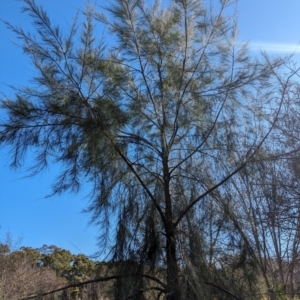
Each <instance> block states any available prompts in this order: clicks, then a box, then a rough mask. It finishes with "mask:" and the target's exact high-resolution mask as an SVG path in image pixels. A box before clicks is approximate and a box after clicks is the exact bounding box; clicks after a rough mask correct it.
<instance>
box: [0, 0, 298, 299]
mask: <svg viewBox="0 0 300 300" xmlns="http://www.w3.org/2000/svg"><path fill="white" fill-rule="evenodd" d="M24 3H25V7H24V11H25V12H29V14H30V15H31V17H32V19H33V25H34V28H35V29H36V33H35V35H31V34H29V33H25V32H24V31H23V30H22V28H19V27H15V26H13V25H11V24H8V26H9V28H10V29H12V30H13V31H14V32H15V33H16V34H17V36H18V37H19V38H20V39H21V40H22V41H23V44H22V48H23V50H24V52H25V53H26V54H27V55H28V56H29V57H30V58H31V60H32V63H33V65H34V66H35V68H36V74H35V77H34V82H35V85H33V86H30V87H25V88H21V89H16V98H15V99H13V100H11V99H3V100H2V107H3V109H5V110H6V112H7V115H8V118H7V119H6V120H4V121H3V122H2V124H1V128H2V129H1V131H0V142H1V143H2V144H3V145H10V146H11V147H12V149H13V154H12V166H15V167H17V166H19V165H20V164H21V162H22V159H23V158H24V156H25V155H26V153H27V151H28V150H30V149H31V150H34V153H35V155H36V156H35V164H34V165H33V166H32V168H31V169H30V171H31V173H30V174H32V175H34V174H36V173H38V172H39V171H41V170H42V169H43V168H44V167H46V166H47V165H48V164H49V163H52V162H57V163H60V164H61V165H62V166H63V167H64V168H65V169H64V170H63V172H62V174H61V175H60V176H59V177H58V179H57V181H56V183H55V184H54V186H53V192H54V193H61V192H64V191H66V190H71V191H74V192H76V191H78V190H79V188H80V186H81V184H84V183H86V182H87V181H89V182H90V183H92V186H93V188H92V193H91V196H92V197H91V199H92V200H91V203H90V206H89V208H88V209H87V211H89V212H91V213H92V221H94V222H97V223H98V224H99V226H100V238H99V241H100V243H99V245H100V246H101V249H103V251H104V252H105V253H106V254H108V258H109V259H111V260H112V261H115V262H117V264H116V267H115V268H114V270H113V272H115V273H116V274H117V275H118V276H119V278H118V280H116V282H115V283H116V287H115V291H116V293H117V294H116V297H117V298H118V299H120V298H124V299H125V298H129V297H135V298H136V299H143V297H145V296H146V295H151V296H152V297H156V298H159V297H160V296H161V295H164V297H165V298H166V299H169V300H177V299H188V298H190V299H208V298H209V297H210V295H211V292H212V290H213V291H215V292H216V293H217V294H216V297H217V298H218V299H222V298H221V297H223V296H224V299H225V298H226V297H233V298H235V299H238V297H239V296H240V297H243V296H244V294H245V289H244V288H241V286H240V287H236V288H235V287H231V286H230V285H229V284H228V287H227V288H223V287H222V286H221V285H220V284H218V283H214V282H212V281H214V280H215V279H216V276H215V275H216V273H217V270H218V268H219V267H220V263H218V261H219V260H220V258H221V257H222V255H223V254H224V253H226V251H227V250H228V249H229V248H230V247H231V246H232V245H233V246H234V248H235V249H236V250H233V251H232V253H233V255H237V257H240V258H239V259H238V261H237V264H240V265H242V263H243V261H244V258H245V257H247V256H251V257H252V259H255V258H256V253H255V252H254V251H253V247H252V245H251V243H250V238H249V237H248V231H246V230H245V229H244V228H243V227H242V226H241V224H243V223H242V222H241V220H242V218H243V217H244V214H243V213H241V214H240V211H237V210H236V205H235V204H236V201H234V199H233V197H232V195H231V194H230V190H231V186H235V187H236V188H240V187H241V186H242V185H241V183H238V184H236V183H235V181H233V179H234V175H236V174H238V173H239V172H241V171H244V170H245V171H244V172H246V171H247V170H248V169H247V168H246V167H247V165H249V164H252V163H254V158H255V157H256V155H257V154H258V152H259V150H260V149H261V148H262V146H263V145H264V143H265V142H266V141H267V140H268V138H269V137H270V136H271V133H272V131H273V129H274V128H275V126H276V123H277V121H278V117H279V113H280V111H281V109H282V107H283V105H284V103H285V99H286V98H287V97H288V92H289V88H288V87H289V86H290V84H291V78H292V76H293V75H294V74H295V73H296V71H294V70H289V74H288V75H286V74H285V75H284V76H283V77H280V76H279V71H278V68H279V67H280V66H282V65H284V61H282V60H277V61H273V62H272V61H270V59H268V58H267V57H265V58H261V59H260V60H258V59H252V58H250V57H248V54H247V50H246V47H245V45H236V38H237V35H236V24H235V20H234V19H233V18H232V17H231V16H227V15H226V9H227V8H228V7H229V6H230V4H231V1H229V0H221V1H220V3H219V4H218V5H215V6H214V7H212V6H211V7H209V6H207V7H205V6H204V3H202V2H200V1H196V0H176V1H175V0H174V1H170V3H169V4H168V5H164V6H162V5H160V4H159V3H158V2H154V3H153V4H149V5H146V4H145V3H144V2H142V1H140V0H135V1H133V0H116V1H114V2H113V3H112V4H111V5H110V6H109V7H107V9H106V11H107V12H108V18H106V17H105V16H104V15H103V14H102V13H97V12H95V11H93V9H92V8H91V7H89V6H88V7H87V10H86V12H85V17H86V19H85V23H84V25H83V29H82V31H80V32H79V31H78V29H77V22H76V19H75V21H74V23H73V24H72V25H71V27H70V30H69V31H68V32H66V33H63V32H62V31H61V29H60V28H59V27H57V26H53V25H52V24H51V22H50V19H49V17H48V15H47V13H46V12H45V11H44V10H43V9H42V8H40V7H39V6H37V5H36V4H35V2H34V1H33V0H25V1H24ZM93 17H94V18H95V20H98V21H101V22H102V23H104V24H105V26H106V28H107V30H108V31H109V32H110V33H112V34H114V36H115V38H116V42H115V43H114V45H113V46H112V47H110V48H109V47H105V44H104V40H103V39H100V40H97V39H95V34H96V32H97V31H96V30H95V25H94V24H95V22H94V19H93ZM109 17H112V19H111V20H110V19H109ZM78 32H79V33H78ZM264 159H266V157H264ZM241 176H242V175H241ZM245 176H247V175H245ZM249 176H250V175H249ZM239 192H240V191H239ZM237 241H238V242H237ZM128 266H130V268H129V267H128ZM246 273H247V272H246ZM206 274H207V275H206ZM220 274H221V273H219V275H220ZM221 279H222V278H221ZM219 282H220V283H221V284H223V283H224V282H225V281H224V280H220V281H219ZM244 282H245V281H244ZM125 287H126V288H125ZM247 288H248V291H249V289H251V285H248V287H247ZM118 291H120V293H121V294H120V293H119V292H118ZM152 292H153V293H154V294H152ZM220 295H223V296H220ZM149 297H150V296H149Z"/></svg>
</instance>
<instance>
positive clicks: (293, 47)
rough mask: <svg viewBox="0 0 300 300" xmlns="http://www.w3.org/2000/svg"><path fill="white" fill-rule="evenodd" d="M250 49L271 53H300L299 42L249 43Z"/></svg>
mask: <svg viewBox="0 0 300 300" xmlns="http://www.w3.org/2000/svg"><path fill="white" fill-rule="evenodd" d="M248 46H249V48H250V50H252V51H260V50H262V51H266V52H273V53H300V44H284V43H282V44H280V43H251V42H250V43H249V44H248Z"/></svg>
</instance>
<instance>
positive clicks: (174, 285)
mask: <svg viewBox="0 0 300 300" xmlns="http://www.w3.org/2000/svg"><path fill="white" fill-rule="evenodd" d="M168 227H170V228H167V234H166V238H167V241H166V251H167V253H166V254H167V297H166V299H168V300H180V298H181V297H180V288H179V279H178V265H177V257H176V238H175V231H174V225H173V224H170V226H168Z"/></svg>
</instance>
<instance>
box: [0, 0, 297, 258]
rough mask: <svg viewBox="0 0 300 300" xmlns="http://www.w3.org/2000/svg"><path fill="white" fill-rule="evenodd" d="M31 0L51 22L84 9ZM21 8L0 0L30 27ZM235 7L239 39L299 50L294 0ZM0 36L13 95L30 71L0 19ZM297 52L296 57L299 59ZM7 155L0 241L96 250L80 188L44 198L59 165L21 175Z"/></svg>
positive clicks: (244, 2) (0, 163) (0, 10)
mask: <svg viewBox="0 0 300 300" xmlns="http://www.w3.org/2000/svg"><path fill="white" fill-rule="evenodd" d="M162 1H164V0H162ZM215 1H218V0H215ZM36 2H37V3H41V4H43V5H44V7H45V8H46V9H47V11H48V12H49V14H50V16H51V17H52V19H53V21H54V22H55V23H59V24H62V25H63V26H67V24H68V22H69V23H70V20H71V19H72V16H73V15H74V14H75V13H76V9H78V8H84V1H82V0H36ZM98 2H99V3H100V1H98ZM21 6H22V2H20V1H15V0H0V19H2V20H8V21H9V22H11V23H12V24H16V25H22V26H24V28H28V29H30V18H29V17H28V16H27V15H25V14H21V13H20V7H21ZM237 7H238V11H239V17H238V19H239V36H240V39H241V40H244V41H245V40H248V41H249V45H250V48H251V49H252V50H253V53H255V52H256V51H257V50H258V49H259V48H262V49H265V50H266V51H268V52H270V53H273V54H278V55H286V54H288V53H291V52H292V51H295V50H297V51H298V52H300V47H298V48H297V46H298V43H299V42H300V18H299V12H300V1H299V0H289V1H282V0H240V1H239V2H238V5H237ZM0 39H1V43H0V65H1V70H0V93H2V94H5V95H6V96H9V97H13V92H12V91H11V90H10V89H9V87H8V86H7V85H9V84H11V85H22V84H26V83H28V79H29V78H30V76H31V75H32V69H31V67H30V64H29V61H28V60H27V57H26V56H24V55H23V54H22V50H20V49H19V48H18V47H16V46H15V45H14V44H13V43H12V41H16V39H15V37H14V34H13V33H12V32H10V31H9V30H7V28H6V26H5V25H4V24H3V23H0ZM298 56H299V54H297V55H296V56H295V59H296V60H298V61H300V60H299V58H298ZM1 96H2V95H1ZM0 117H1V113H0ZM8 156H9V153H8V151H7V149H0V226H1V228H0V240H1V239H4V237H5V234H6V232H8V231H9V232H10V233H11V234H12V236H13V237H14V238H15V239H18V238H19V237H22V245H25V246H31V247H41V246H42V245H43V244H48V245H51V244H54V245H56V246H58V247H61V248H65V249H69V250H70V251H71V252H73V253H78V252H82V253H85V254H86V255H92V254H93V253H95V252H96V251H97V250H98V249H97V245H96V237H97V231H98V230H99V229H98V228H96V227H95V226H89V225H88V221H89V216H88V215H86V214H82V213H81V211H82V209H83V208H85V207H86V205H87V203H88V200H87V199H85V198H84V195H85V193H84V191H83V192H82V193H80V194H78V195H73V194H65V195H62V196H56V197H52V198H47V199H44V196H45V195H47V194H49V193H50V191H51V183H52V182H53V179H54V178H55V175H56V174H57V172H58V168H57V167H56V166H53V167H50V168H49V169H48V170H45V171H44V173H43V174H40V175H38V176H36V177H33V178H25V179H24V178H23V177H24V175H25V174H24V173H22V172H21V171H18V172H15V171H12V170H10V168H9V163H8V161H7V159H8Z"/></svg>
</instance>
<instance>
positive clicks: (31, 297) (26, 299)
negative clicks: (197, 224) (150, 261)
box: [19, 274, 166, 300]
mask: <svg viewBox="0 0 300 300" xmlns="http://www.w3.org/2000/svg"><path fill="white" fill-rule="evenodd" d="M137 276H141V277H143V278H147V279H149V280H152V281H154V282H156V283H158V284H159V285H161V286H162V288H156V289H157V290H159V291H162V292H164V291H165V287H166V285H165V284H164V283H163V282H162V281H160V280H159V279H157V278H156V277H153V276H150V275H147V274H138V275H137V274H122V275H114V276H108V277H101V278H96V279H92V280H87V281H83V282H78V283H73V284H69V285H66V286H64V287H61V288H58V289H55V290H51V291H49V292H45V293H42V294H37V295H32V296H28V297H24V298H21V299H19V300H30V299H35V298H38V297H41V296H47V295H51V294H54V293H57V292H61V291H65V290H67V289H69V288H75V287H80V286H85V285H87V284H91V283H96V282H107V281H110V280H116V279H120V278H128V277H137ZM152 289H153V288H152Z"/></svg>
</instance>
